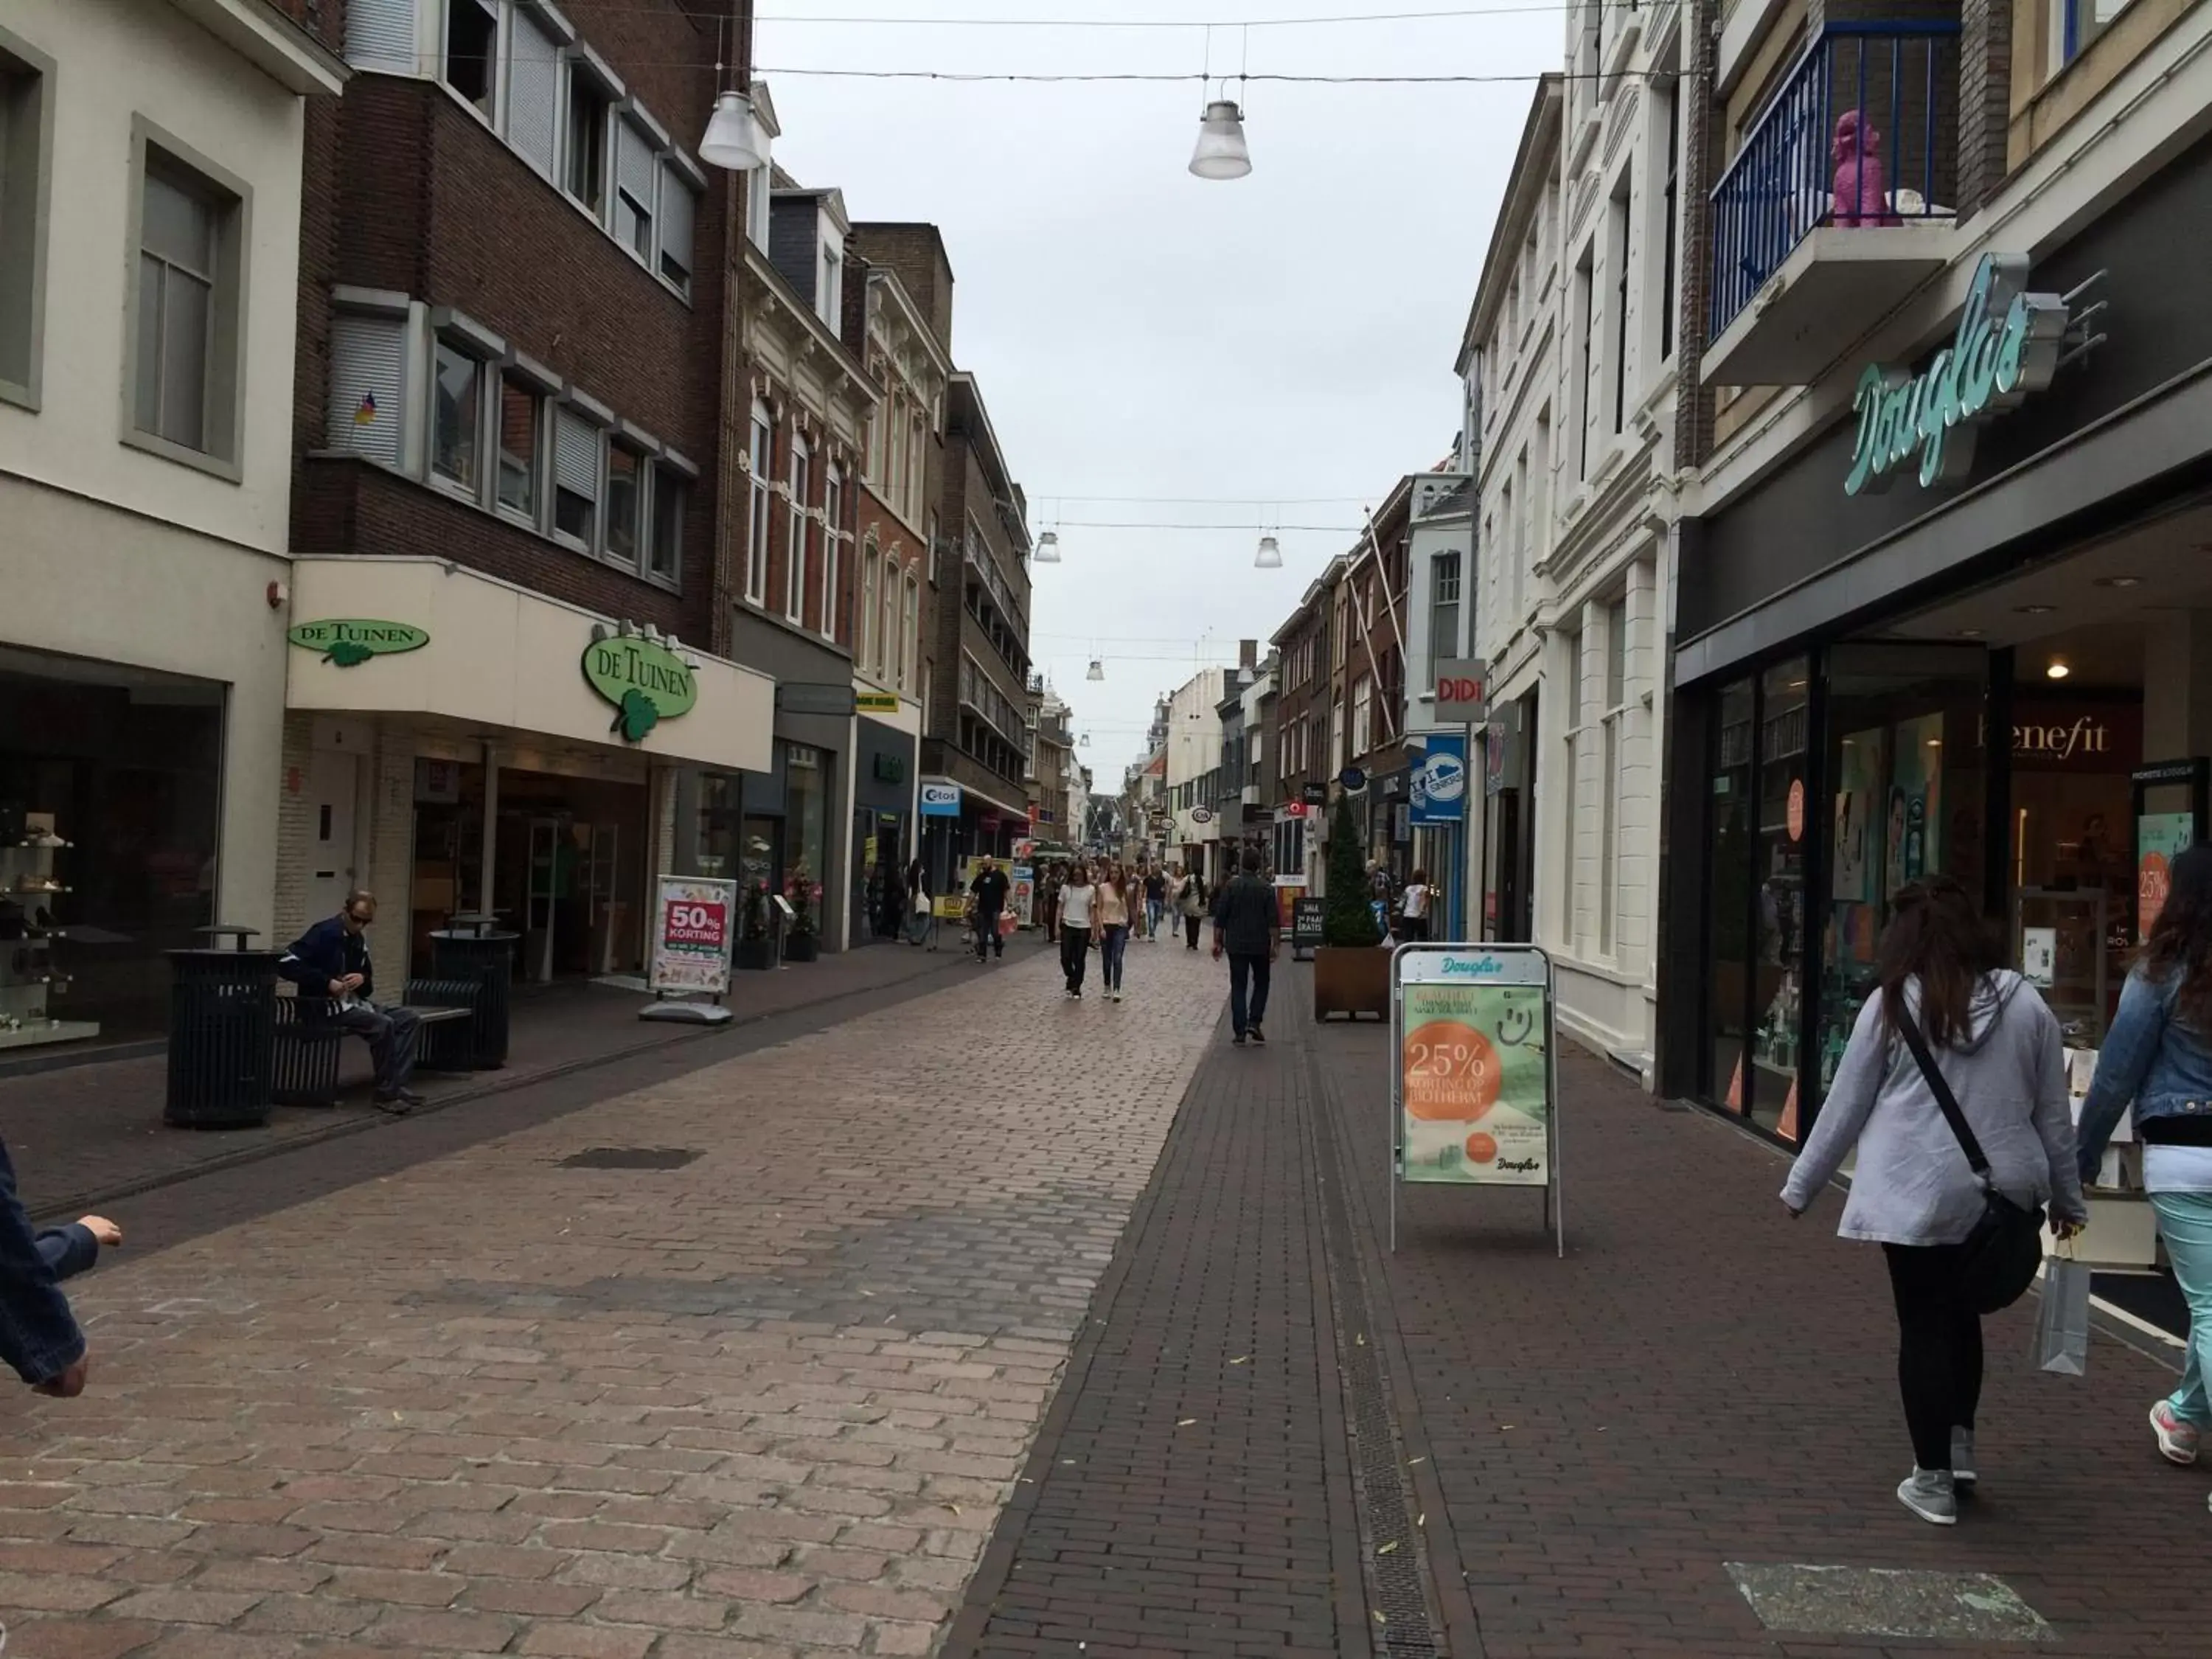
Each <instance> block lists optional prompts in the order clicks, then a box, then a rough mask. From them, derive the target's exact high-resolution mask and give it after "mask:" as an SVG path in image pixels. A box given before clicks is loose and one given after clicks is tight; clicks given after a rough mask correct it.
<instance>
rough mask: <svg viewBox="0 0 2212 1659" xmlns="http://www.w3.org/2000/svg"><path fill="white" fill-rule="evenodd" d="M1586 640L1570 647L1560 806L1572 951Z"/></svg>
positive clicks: (1564, 922)
mask: <svg viewBox="0 0 2212 1659" xmlns="http://www.w3.org/2000/svg"><path fill="white" fill-rule="evenodd" d="M1585 642H1586V641H1584V639H1583V636H1582V635H1571V637H1569V639H1568V640H1567V641H1566V647H1567V735H1566V742H1565V750H1566V754H1565V765H1564V766H1563V768H1562V773H1563V777H1562V782H1563V786H1564V787H1562V788H1561V789H1560V791H1559V793H1560V796H1561V801H1560V807H1559V823H1560V824H1561V826H1562V827H1563V831H1564V833H1565V836H1566V842H1567V867H1566V879H1565V881H1563V882H1561V883H1560V884H1559V933H1560V940H1559V942H1560V943H1561V944H1562V945H1565V947H1566V948H1567V949H1568V950H1569V951H1572V950H1573V949H1574V948H1575V939H1576V929H1577V921H1578V920H1579V918H1580V917H1581V915H1582V914H1583V897H1582V895H1583V879H1582V870H1583V864H1582V817H1581V814H1580V811H1579V810H1578V808H1579V805H1580V799H1581V796H1582V779H1581V778H1580V777H1579V776H1578V775H1577V770H1578V768H1579V766H1580V763H1581V756H1582V726H1583V702H1584V698H1583V674H1584V672H1586V671H1587V670H1588V667H1589V660H1588V659H1587V658H1586V657H1585V656H1584V655H1583V645H1584V644H1585Z"/></svg>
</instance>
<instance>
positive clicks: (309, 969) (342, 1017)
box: [276, 890, 422, 1117]
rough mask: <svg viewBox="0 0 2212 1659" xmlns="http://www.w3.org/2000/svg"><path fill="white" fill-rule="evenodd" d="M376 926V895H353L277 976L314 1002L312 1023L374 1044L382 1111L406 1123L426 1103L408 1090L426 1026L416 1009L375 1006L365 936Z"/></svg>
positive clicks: (297, 946)
mask: <svg viewBox="0 0 2212 1659" xmlns="http://www.w3.org/2000/svg"><path fill="white" fill-rule="evenodd" d="M375 920H376V896H375V895H374V893H365V892H361V891H359V890H356V891H355V892H353V893H350V894H349V895H348V896H347V897H346V902H345V908H344V909H343V910H341V911H339V912H338V914H337V915H334V916H332V917H331V918H330V919H329V920H328V921H319V922H317V923H316V924H315V925H314V926H313V927H310V928H309V929H307V932H306V933H302V934H301V935H300V937H299V938H298V939H295V940H294V941H293V944H292V948H291V949H290V950H289V951H285V952H284V957H283V961H281V962H279V963H277V964H276V971H277V972H278V973H280V974H282V975H284V977H285V978H287V979H289V980H290V981H292V982H293V983H294V984H295V985H296V986H298V987H300V994H301V995H302V996H303V997H306V998H308V999H310V1000H308V1001H307V1002H305V1003H303V1004H302V1005H301V1009H300V1012H301V1015H302V1016H303V1017H304V1018H306V1019H307V1022H308V1023H310V1024H314V1023H317V1022H319V1021H323V1020H329V1021H331V1022H333V1023H335V1024H337V1026H338V1027H339V1028H340V1029H341V1030H347V1031H350V1032H352V1033H353V1034H354V1035H356V1036H362V1037H366V1038H368V1052H369V1054H370V1056H371V1057H372V1058H373V1059H374V1060H375V1061H376V1094H375V1097H374V1099H375V1103H376V1109H377V1110H378V1111H380V1112H389V1113H391V1114H392V1115H393V1116H395V1117H401V1116H404V1115H406V1114H407V1113H409V1112H411V1111H413V1110H414V1109H415V1108H416V1107H417V1106H420V1105H421V1104H422V1096H420V1095H418V1094H416V1093H415V1092H414V1091H412V1090H410V1089H409V1088H408V1086H407V1079H408V1078H409V1077H410V1076H411V1075H412V1074H413V1073H414V1070H415V1044H416V1035H417V1032H418V1030H419V1026H420V1022H419V1021H418V1020H417V1019H416V1016H415V1011H414V1010H413V1009H411V1008H379V1007H378V1006H376V1005H375V1004H374V1002H372V1001H370V1000H369V996H370V994H371V993H372V992H373V991H374V989H375V988H376V981H375V975H374V973H373V972H372V971H371V969H370V968H369V962H368V940H367V939H364V938H362V930H363V929H364V928H366V927H368V925H369V924H370V923H371V922H373V921H375ZM325 997H328V998H329V999H330V1000H331V1001H332V1002H334V1003H335V1004H337V1006H336V1007H335V1008H334V1009H332V1010H331V1011H329V1012H324V1011H323V1010H322V1007H321V999H323V998H325Z"/></svg>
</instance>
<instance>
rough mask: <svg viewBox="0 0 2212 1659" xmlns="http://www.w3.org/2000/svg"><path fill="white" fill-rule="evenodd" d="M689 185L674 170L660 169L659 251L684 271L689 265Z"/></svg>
mask: <svg viewBox="0 0 2212 1659" xmlns="http://www.w3.org/2000/svg"><path fill="white" fill-rule="evenodd" d="M693 205H694V204H693V200H692V196H691V186H690V184H688V183H687V182H686V181H685V180H684V176H683V175H682V174H681V173H678V172H677V170H676V169H675V168H674V167H663V168H661V170H660V250H661V252H664V253H667V254H671V255H673V256H674V258H675V260H676V263H677V264H679V265H681V266H683V267H684V270H686V271H689V270H691V269H693V267H692V264H691V212H692V208H693Z"/></svg>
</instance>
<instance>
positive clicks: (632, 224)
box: [614, 121, 659, 265]
mask: <svg viewBox="0 0 2212 1659" xmlns="http://www.w3.org/2000/svg"><path fill="white" fill-rule="evenodd" d="M658 171H659V169H658V168H657V167H655V165H654V163H653V140H652V139H651V138H649V137H647V136H646V133H645V130H644V129H643V128H641V127H640V126H639V125H637V123H636V122H635V121H617V123H616V124H615V222H614V232H615V240H617V241H618V242H620V243H621V244H622V245H623V246H624V247H626V248H628V249H629V251H630V252H633V253H635V255H637V257H638V258H641V259H642V260H644V261H645V262H646V264H647V265H650V264H652V263H653V184H654V174H655V173H657V172H658Z"/></svg>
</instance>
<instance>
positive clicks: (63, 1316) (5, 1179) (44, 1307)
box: [0, 1141, 123, 1400]
mask: <svg viewBox="0 0 2212 1659" xmlns="http://www.w3.org/2000/svg"><path fill="white" fill-rule="evenodd" d="M98 1221H100V1217H98V1216H87V1217H86V1218H84V1220H83V1221H82V1222H79V1223H77V1224H76V1225H77V1227H78V1228H79V1229H82V1231H83V1232H84V1234H85V1235H87V1236H88V1237H90V1238H91V1239H92V1240H93V1241H94V1242H93V1245H92V1249H90V1251H89V1252H88V1251H87V1250H86V1249H84V1244H83V1241H82V1239H81V1238H79V1237H76V1236H74V1235H73V1234H72V1233H71V1231H70V1229H67V1228H64V1229H62V1230H61V1231H59V1232H58V1233H48V1234H44V1235H40V1234H34V1233H33V1231H31V1218H30V1217H29V1216H28V1215H27V1214H25V1213H24V1210H23V1200H21V1198H19V1197H18V1196H16V1192H15V1163H14V1160H12V1159H11V1158H9V1156H8V1146H7V1143H6V1142H4V1141H0V1359H5V1360H6V1361H7V1362H8V1364H9V1365H10V1366H11V1367H13V1368H14V1370H15V1375H16V1376H20V1377H21V1378H22V1379H23V1381H24V1382H26V1383H29V1384H30V1385H31V1387H32V1388H33V1389H36V1390H37V1391H38V1392H39V1393H40V1394H45V1395H53V1396H54V1397H55V1398H57V1399H60V1400H74V1399H75V1398H76V1396H77V1395H81V1394H82V1393H83V1392H84V1385H85V1382H86V1379H87V1377H88V1375H89V1367H88V1362H87V1359H86V1354H85V1340H84V1333H83V1331H82V1330H81V1329H79V1328H78V1327H77V1322H76V1314H74V1313H73V1312H71V1311H70V1304H69V1298H68V1297H66V1296H64V1295H63V1294H62V1290H61V1281H62V1279H64V1278H66V1277H68V1276H69V1275H70V1273H81V1272H82V1271H83V1270H84V1268H85V1267H89V1266H90V1265H91V1261H90V1257H91V1256H96V1255H98V1254H99V1243H100V1233H99V1232H98V1231H95V1230H94V1227H93V1225H92V1224H93V1223H94V1222H98ZM104 1225H106V1226H107V1227H108V1228H110V1229H112V1226H113V1224H112V1223H106V1224H104ZM122 1237H123V1235H122V1234H121V1233H120V1232H116V1233H114V1235H113V1242H114V1243H121V1242H122Z"/></svg>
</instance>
